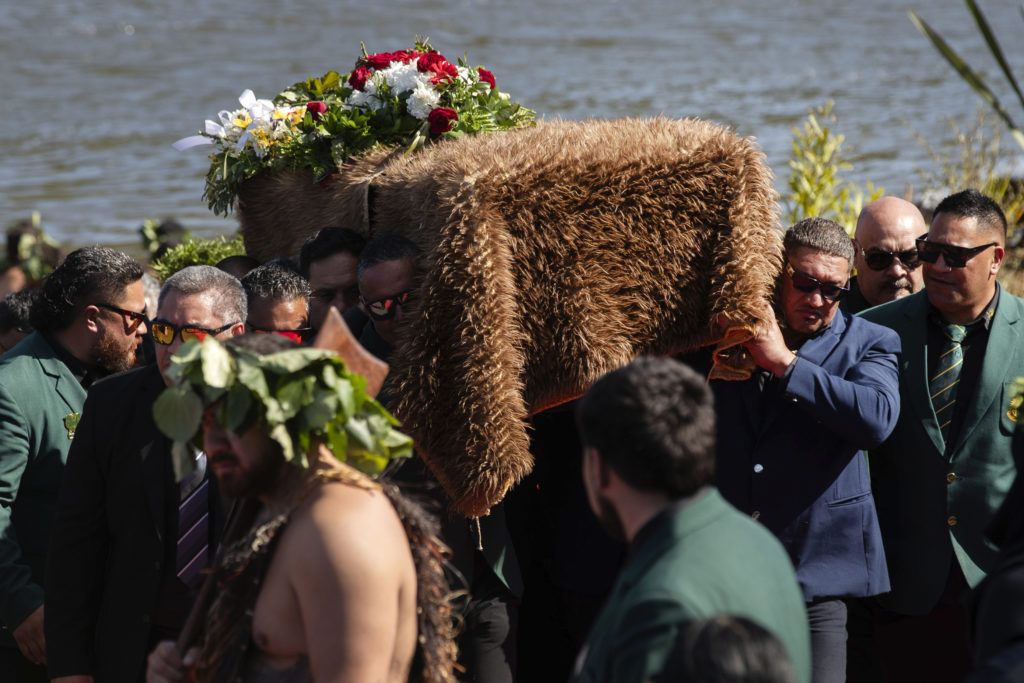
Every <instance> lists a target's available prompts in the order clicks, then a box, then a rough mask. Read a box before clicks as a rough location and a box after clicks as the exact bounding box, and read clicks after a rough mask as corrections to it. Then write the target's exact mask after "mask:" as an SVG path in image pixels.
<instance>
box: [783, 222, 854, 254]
mask: <svg viewBox="0 0 1024 683" xmlns="http://www.w3.org/2000/svg"><path fill="white" fill-rule="evenodd" d="M782 244H783V246H784V247H785V248H786V254H787V255H788V254H792V253H793V251H794V250H796V249H798V248H800V247H807V248H808V249H813V250H814V251H820V252H823V253H825V254H831V255H832V256H838V257H839V258H844V259H846V260H847V261H849V262H850V263H853V257H854V255H855V253H856V250H855V249H854V246H853V240H851V239H850V236H849V235H848V234H847V233H846V230H845V229H843V226H841V225H839V224H838V223H836V222H835V221H830V220H829V219H827V218H816V217H815V218H805V219H803V220H802V221H800V222H799V223H797V224H796V225H794V226H793V227H791V228H790V229H789V230H787V231H786V234H785V235H784V236H783V238H782Z"/></svg>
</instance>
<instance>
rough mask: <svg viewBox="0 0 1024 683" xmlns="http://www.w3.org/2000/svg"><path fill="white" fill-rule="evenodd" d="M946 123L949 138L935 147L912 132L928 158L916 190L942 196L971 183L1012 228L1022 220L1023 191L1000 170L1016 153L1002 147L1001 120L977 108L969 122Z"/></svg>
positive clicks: (1018, 183) (1023, 209) (953, 121)
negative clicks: (1002, 214)
mask: <svg viewBox="0 0 1024 683" xmlns="http://www.w3.org/2000/svg"><path fill="white" fill-rule="evenodd" d="M948 125H949V129H950V132H951V134H952V135H951V138H950V139H949V140H948V141H946V142H945V143H944V144H943V145H941V146H940V147H938V148H936V147H935V146H934V145H933V144H932V143H931V142H930V141H929V140H928V139H926V138H925V137H924V136H923V135H921V134H920V133H917V132H915V133H914V137H915V139H916V140H917V143H918V144H919V145H920V146H921V148H922V149H924V150H925V152H926V153H927V154H928V157H929V159H930V160H931V163H930V164H929V165H928V166H927V167H925V168H922V169H918V172H917V173H918V177H919V178H920V179H921V192H919V193H918V194H923V195H926V196H930V197H931V196H934V197H942V196H945V195H947V194H950V193H952V192H958V191H960V190H962V189H964V188H967V187H973V188H975V189H976V190H978V191H979V192H981V193H982V194H984V195H986V196H988V197H991V198H992V200H993V201H994V202H995V203H996V204H998V205H999V206H1000V208H1002V210H1003V213H1005V214H1006V222H1007V224H1008V225H1009V226H1010V229H1011V231H1012V230H1013V228H1014V226H1017V225H1020V223H1021V222H1022V221H1024V191H1022V188H1021V185H1020V181H1016V182H1015V181H1014V180H1013V179H1012V178H1010V177H1009V176H1008V175H1006V174H1005V173H1001V172H1000V169H1001V168H1005V166H1006V164H1007V161H1008V159H1011V158H1013V157H1015V156H1016V155H1015V154H1014V153H1013V152H1014V151H1015V149H1014V148H1012V147H1011V149H1010V150H1006V149H1004V148H1003V145H1002V126H1000V122H999V121H998V120H993V119H992V118H991V115H990V114H989V115H986V113H985V110H984V109H980V110H979V111H978V116H977V118H976V119H975V121H974V123H973V124H972V125H970V126H966V127H965V126H961V125H960V124H959V123H957V122H956V121H955V120H953V119H951V120H950V121H949V123H948Z"/></svg>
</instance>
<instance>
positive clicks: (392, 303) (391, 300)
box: [359, 289, 412, 320]
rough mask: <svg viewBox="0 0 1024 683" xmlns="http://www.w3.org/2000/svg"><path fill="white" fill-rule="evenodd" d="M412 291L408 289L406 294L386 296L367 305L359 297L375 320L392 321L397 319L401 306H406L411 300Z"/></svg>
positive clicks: (360, 298)
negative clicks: (396, 314) (396, 315)
mask: <svg viewBox="0 0 1024 683" xmlns="http://www.w3.org/2000/svg"><path fill="white" fill-rule="evenodd" d="M411 293H412V290H410V289H407V290H405V291H404V292H399V293H398V294H395V295H394V296H386V297H384V298H383V299H378V300H377V301H373V302H370V303H367V302H366V300H365V299H363V297H359V301H360V302H361V303H362V304H363V308H365V309H366V312H367V313H368V314H369V315H370V317H371V318H373V319H374V320H391V319H392V318H394V317H395V313H397V312H398V308H399V307H400V306H404V305H405V302H407V301H408V300H409V296H410V295H411Z"/></svg>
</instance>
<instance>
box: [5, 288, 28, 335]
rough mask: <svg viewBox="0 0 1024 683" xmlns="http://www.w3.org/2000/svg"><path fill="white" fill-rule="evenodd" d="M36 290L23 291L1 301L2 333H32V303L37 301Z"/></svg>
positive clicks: (9, 295)
mask: <svg viewBox="0 0 1024 683" xmlns="http://www.w3.org/2000/svg"><path fill="white" fill-rule="evenodd" d="M35 291H36V290H34V289H23V290H21V291H20V292H14V293H12V294H8V295H7V296H6V297H4V299H3V301H0V332H10V331H11V330H17V331H19V332H31V331H32V318H31V316H32V302H33V300H34V299H35Z"/></svg>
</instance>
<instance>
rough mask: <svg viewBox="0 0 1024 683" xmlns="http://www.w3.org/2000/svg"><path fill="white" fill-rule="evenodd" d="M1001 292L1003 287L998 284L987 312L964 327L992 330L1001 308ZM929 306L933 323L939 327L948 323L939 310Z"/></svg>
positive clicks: (984, 311)
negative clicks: (997, 309)
mask: <svg viewBox="0 0 1024 683" xmlns="http://www.w3.org/2000/svg"><path fill="white" fill-rule="evenodd" d="M1001 290H1002V287H1000V286H999V283H998V282H997V283H996V293H995V294H993V295H992V300H991V301H989V302H988V305H987V306H985V310H983V311H982V312H981V315H979V316H978V317H977V318H975V319H974V320H972V321H971V322H969V323H967V324H966V325H964V327H967V328H971V329H983V330H985V331H986V332H988V331H989V330H990V329H992V320H993V319H994V318H995V317H996V308H997V307H998V306H999V292H1000V291H1001ZM928 306H929V308H930V309H931V312H932V314H931V316H929V317H930V319H931V320H932V322H934V323H936V324H938V325H942V324H943V323H945V322H946V319H945V318H943V317H942V313H940V312H939V309H937V308H935V306H932V304H931V302H929V303H928Z"/></svg>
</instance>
